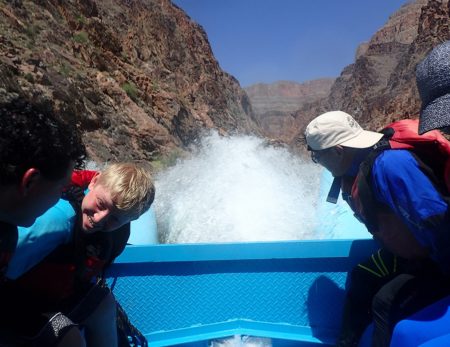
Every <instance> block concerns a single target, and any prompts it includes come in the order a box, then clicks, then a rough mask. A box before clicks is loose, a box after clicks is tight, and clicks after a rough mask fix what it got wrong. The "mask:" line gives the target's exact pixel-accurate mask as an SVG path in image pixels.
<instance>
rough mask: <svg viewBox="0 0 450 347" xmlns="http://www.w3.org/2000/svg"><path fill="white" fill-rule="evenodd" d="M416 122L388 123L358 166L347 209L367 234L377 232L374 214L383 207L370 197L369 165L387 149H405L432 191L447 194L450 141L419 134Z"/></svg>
mask: <svg viewBox="0 0 450 347" xmlns="http://www.w3.org/2000/svg"><path fill="white" fill-rule="evenodd" d="M418 127H419V121H418V120H416V119H405V120H400V121H397V122H394V123H392V124H389V125H388V126H387V127H386V128H384V129H383V130H382V133H384V134H385V136H384V137H383V138H382V139H381V140H380V141H379V142H378V143H377V144H376V145H375V146H374V147H373V150H372V152H371V153H370V154H369V155H368V157H367V158H366V159H365V160H364V161H363V162H362V163H361V165H360V168H359V172H358V175H357V177H356V180H355V181H354V183H353V185H352V188H351V200H352V202H351V203H350V206H351V207H352V209H353V210H354V212H355V215H356V216H357V218H358V219H360V220H361V221H362V222H364V223H365V224H366V226H367V228H368V229H369V231H370V232H372V233H373V232H375V231H376V229H377V217H376V214H377V213H378V212H379V209H380V208H382V207H381V206H379V204H378V203H377V202H376V201H375V200H374V198H373V192H372V187H371V182H372V179H371V172H372V166H373V164H374V162H375V160H376V158H377V157H378V155H380V154H381V153H382V152H383V151H384V150H386V149H407V150H409V151H411V153H412V154H413V155H414V157H415V159H416V160H417V162H418V163H419V167H420V168H421V170H422V171H423V172H424V173H425V175H427V176H428V178H429V179H430V180H431V182H432V183H433V184H434V186H435V188H436V189H437V190H438V191H439V192H440V193H441V195H443V196H449V192H450V142H449V141H447V139H446V138H445V137H444V136H443V135H442V134H441V133H440V132H439V131H438V130H433V131H430V132H428V133H426V134H423V135H419V134H418Z"/></svg>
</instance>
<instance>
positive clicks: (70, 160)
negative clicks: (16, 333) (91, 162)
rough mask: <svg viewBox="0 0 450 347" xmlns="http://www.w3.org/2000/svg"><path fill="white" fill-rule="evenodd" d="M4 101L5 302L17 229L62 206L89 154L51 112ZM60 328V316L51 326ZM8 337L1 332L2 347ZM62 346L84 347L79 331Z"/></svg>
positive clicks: (0, 147)
mask: <svg viewBox="0 0 450 347" xmlns="http://www.w3.org/2000/svg"><path fill="white" fill-rule="evenodd" d="M0 94H2V93H0ZM0 99H1V102H0V297H1V298H2V300H6V301H8V300H9V299H10V298H9V297H8V295H7V293H5V292H4V291H3V286H4V283H5V277H4V273H5V272H6V271H7V268H8V266H9V261H10V259H11V257H12V256H13V254H14V252H15V249H16V244H17V238H18V230H17V226H22V227H26V226H30V225H32V224H33V223H34V221H35V220H36V218H37V217H39V216H40V215H42V214H43V213H44V212H45V211H46V210H47V209H49V208H50V207H51V206H52V205H54V204H55V203H56V202H57V201H58V199H59V198H60V197H61V193H62V189H63V187H64V186H65V185H67V183H68V182H69V181H70V176H71V173H72V170H73V168H74V167H77V168H81V167H82V166H83V160H84V158H85V156H86V150H85V147H84V145H83V143H82V141H81V138H80V136H79V134H78V132H77V130H76V129H75V128H74V127H72V126H70V125H69V124H65V123H63V122H61V121H59V120H58V118H57V117H56V114H55V112H54V111H53V110H52V109H51V108H49V107H48V106H45V105H41V104H37V103H34V102H31V101H29V100H27V99H26V98H24V97H23V96H19V95H17V96H14V95H13V94H9V95H0ZM59 322H60V320H59V316H55V317H54V318H53V319H52V322H51V324H59ZM8 333H9V332H8V331H7V329H5V327H3V326H0V344H3V343H5V342H7V341H5V339H8V337H7V336H6V335H8ZM60 342H61V343H62V344H63V345H64V346H67V347H71V346H74V347H80V346H84V342H83V341H82V336H81V334H80V333H79V331H78V330H75V329H72V330H70V331H68V332H67V334H66V335H65V336H64V337H63V338H61V340H60Z"/></svg>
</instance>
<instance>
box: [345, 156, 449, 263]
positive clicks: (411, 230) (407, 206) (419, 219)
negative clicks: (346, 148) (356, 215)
mask: <svg viewBox="0 0 450 347" xmlns="http://www.w3.org/2000/svg"><path fill="white" fill-rule="evenodd" d="M362 160H363V159H362V158H359V159H358V161H359V163H355V164H357V165H358V166H359V164H360V163H361V161H362ZM353 168H354V167H353ZM371 186H372V192H373V194H374V199H375V200H376V201H377V202H378V203H379V204H381V206H385V207H387V209H384V210H385V211H377V212H379V214H378V221H379V224H380V226H379V229H380V230H379V231H378V232H376V233H374V236H375V237H376V238H380V239H381V241H382V243H383V244H384V245H385V246H386V248H388V249H390V250H391V251H393V253H394V254H397V255H400V256H402V257H406V258H408V257H410V258H414V257H415V256H416V255H418V254H419V253H420V249H419V248H417V249H415V248H414V247H416V245H415V244H414V242H416V243H417V247H421V248H423V249H426V250H428V251H429V255H430V256H431V257H432V258H433V259H434V260H435V261H436V262H438V263H439V265H440V266H441V268H442V269H443V270H445V271H447V272H450V221H449V216H448V213H447V210H448V204H447V201H446V200H445V198H444V197H443V196H442V195H441V194H440V193H439V192H438V191H437V190H436V188H435V186H434V185H433V183H432V182H431V180H430V179H429V178H428V177H427V176H426V174H425V173H424V172H423V171H422V170H421V168H420V167H419V163H418V162H417V160H416V159H415V158H414V156H413V155H412V154H411V153H410V152H409V151H407V150H400V149H397V150H385V151H383V152H382V153H381V154H380V155H379V156H378V157H377V158H376V159H375V161H374V163H373V166H372V170H371ZM386 211H389V212H388V213H386ZM357 212H358V211H357ZM383 229H384V230H383ZM411 235H412V236H413V237H414V240H413V239H411Z"/></svg>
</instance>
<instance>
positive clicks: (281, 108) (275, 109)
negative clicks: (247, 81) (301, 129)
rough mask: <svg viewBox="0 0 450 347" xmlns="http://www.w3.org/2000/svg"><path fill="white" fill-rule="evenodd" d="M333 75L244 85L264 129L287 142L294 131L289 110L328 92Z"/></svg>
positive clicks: (317, 98)
mask: <svg viewBox="0 0 450 347" xmlns="http://www.w3.org/2000/svg"><path fill="white" fill-rule="evenodd" d="M333 82H334V78H323V79H317V80H313V81H308V82H305V83H296V82H290V81H279V82H275V83H271V84H266V83H258V84H254V85H252V86H249V87H247V88H245V91H246V92H247V94H248V96H249V98H250V101H251V103H252V106H253V110H254V112H255V117H256V118H257V119H258V123H259V124H260V126H261V129H262V131H263V133H264V134H265V135H266V136H268V137H270V138H273V139H276V140H280V141H282V142H288V143H289V142H290V141H291V140H292V138H293V136H295V135H296V131H297V130H298V129H296V127H295V118H294V117H293V116H292V114H293V113H294V112H295V111H296V110H298V109H299V108H301V107H302V106H303V105H304V104H305V103H306V102H313V101H317V100H320V99H323V98H325V97H326V96H328V94H329V92H330V88H331V85H332V84H333Z"/></svg>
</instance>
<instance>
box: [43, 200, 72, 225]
mask: <svg viewBox="0 0 450 347" xmlns="http://www.w3.org/2000/svg"><path fill="white" fill-rule="evenodd" d="M75 216H76V212H75V210H74V209H73V207H72V205H71V204H70V202H69V201H67V200H64V199H59V200H58V202H57V203H56V204H55V205H53V206H52V207H50V208H49V209H48V210H47V211H46V212H45V213H44V214H43V215H42V216H40V217H39V218H38V219H37V220H38V221H42V222H52V223H55V222H57V221H61V222H65V221H71V220H73V219H75Z"/></svg>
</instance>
